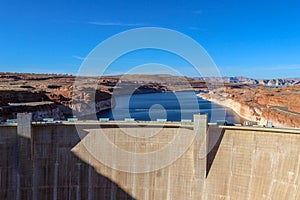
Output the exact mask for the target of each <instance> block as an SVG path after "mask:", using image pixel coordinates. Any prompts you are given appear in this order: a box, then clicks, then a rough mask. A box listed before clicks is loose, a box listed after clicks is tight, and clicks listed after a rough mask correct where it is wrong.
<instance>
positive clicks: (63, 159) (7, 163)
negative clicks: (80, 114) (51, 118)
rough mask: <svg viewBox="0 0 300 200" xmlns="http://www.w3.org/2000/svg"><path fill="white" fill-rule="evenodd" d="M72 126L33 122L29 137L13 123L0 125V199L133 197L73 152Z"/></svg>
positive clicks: (75, 133)
mask: <svg viewBox="0 0 300 200" xmlns="http://www.w3.org/2000/svg"><path fill="white" fill-rule="evenodd" d="M78 142H80V138H79V136H78V134H77V131H76V128H75V127H74V126H55V125H54V126H51V125H47V126H34V127H32V133H31V136H30V137H25V136H20V135H18V134H17V127H16V126H1V127H0V144H1V145H0V151H1V159H0V199H1V200H6V199H7V200H10V199H17V200H39V199H45V200H46V199H51V200H55V199H63V200H68V199H70V200H74V199H75V200H76V199H87V200H91V199H104V200H106V199H109V200H111V199H120V200H123V199H124V200H125V199H126V200H129V199H130V200H133V199H134V198H133V197H132V196H130V195H129V194H128V193H126V192H125V191H124V190H123V189H121V188H120V187H119V185H118V184H116V183H114V182H113V181H111V180H110V179H109V178H107V177H105V176H102V175H101V174H99V173H97V172H96V171H95V170H94V168H93V167H92V166H90V165H89V164H87V163H85V162H83V161H82V160H80V159H79V158H78V157H77V156H75V155H74V154H73V153H72V152H71V149H72V148H73V147H74V146H75V145H76V144H77V143H78Z"/></svg>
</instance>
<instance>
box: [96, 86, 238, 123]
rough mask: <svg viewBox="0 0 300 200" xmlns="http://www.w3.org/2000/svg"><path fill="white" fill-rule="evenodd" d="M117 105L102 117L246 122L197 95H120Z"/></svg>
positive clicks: (187, 93)
mask: <svg viewBox="0 0 300 200" xmlns="http://www.w3.org/2000/svg"><path fill="white" fill-rule="evenodd" d="M114 98H115V102H116V106H115V107H114V108H113V109H111V110H110V111H107V112H105V113H101V114H98V117H103V118H104V117H105V118H110V119H111V120H112V119H114V120H123V119H124V118H134V119H135V120H141V121H150V120H152V121H155V120H157V119H167V120H168V121H181V120H182V119H188V120H191V119H192V118H193V115H194V114H196V113H201V114H204V113H207V114H208V119H209V122H216V121H219V120H226V121H227V122H229V123H242V122H243V119H242V118H241V117H239V116H238V115H237V114H236V113H235V112H233V111H232V110H231V109H228V108H225V107H222V106H220V105H217V104H214V103H212V102H210V101H207V100H204V99H202V98H200V97H197V96H196V94H195V93H194V92H166V93H151V94H133V95H131V96H129V95H128V96H126V95H123V96H116V97H114Z"/></svg>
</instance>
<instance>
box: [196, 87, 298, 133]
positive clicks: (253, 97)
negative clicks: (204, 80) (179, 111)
mask: <svg viewBox="0 0 300 200" xmlns="http://www.w3.org/2000/svg"><path fill="white" fill-rule="evenodd" d="M298 89H299V88H298V87H297V88H295V87H292V86H289V87H287V88H282V89H278V88H266V87H259V88H249V87H242V88H231V87H224V88H218V89H215V90H212V91H210V92H209V93H200V94H198V96H199V97H201V98H203V99H205V100H208V101H211V102H214V103H216V104H219V105H222V106H224V107H228V108H230V109H232V110H233V111H234V112H235V113H237V114H238V115H239V116H240V117H242V118H244V119H246V120H248V121H253V122H257V124H258V125H261V126H263V125H266V124H267V123H268V122H272V124H273V125H274V126H276V127H293V128H300V114H299V110H298V107H297V106H296V105H297V104H298V103H299V102H298V101H299V93H298V92H297V93H296V92H294V91H298ZM287 91H289V93H287ZM298 105H299V104H298Z"/></svg>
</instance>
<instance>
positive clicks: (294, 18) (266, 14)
mask: <svg viewBox="0 0 300 200" xmlns="http://www.w3.org/2000/svg"><path fill="white" fill-rule="evenodd" d="M299 10H300V3H299V1H296V0H295V1H288V0H287V1H281V0H279V1H274V0H273V1H270V0H261V1H257V0H206V1H203V0H180V1H179V0H152V1H150V0H146V1H143V0H135V1H130V0H129V1H125V0H124V1H122V0H119V1H114V0H112V1H88V0H87V1H65V0H61V1H59V0H52V1H24V0H20V1H14V0H1V1H0V25H1V26H0V71H10V72H35V73H68V74H76V73H77V70H78V69H79V67H80V64H81V62H82V59H83V58H84V57H85V56H87V54H88V53H89V52H90V51H91V50H92V49H93V48H94V47H95V46H96V45H98V44H99V43H100V42H101V41H103V40H105V39H107V38H108V37H110V36H112V35H114V34H116V33H119V32H121V31H125V30H128V29H131V28H137V27H147V26H155V27H164V28H170V29H174V30H177V31H180V32H182V33H184V34H186V35H188V36H190V37H192V38H193V39H195V40H196V41H197V42H199V43H200V44H201V45H202V46H203V47H204V48H205V49H206V50H207V52H208V53H209V54H210V55H211V57H212V58H213V60H214V61H215V63H216V64H217V66H218V68H219V69H220V71H221V74H222V75H223V76H239V75H243V76H248V77H252V78H273V77H274V78H275V77H277V78H282V77H300V20H299V19H300V11H299ZM149 55H156V56H154V57H159V58H160V59H152V58H153V57H152V56H149ZM174 60H176V59H172V56H169V55H160V53H158V52H150V53H149V54H148V53H147V52H143V53H137V54H136V55H135V54H134V53H133V54H131V55H128V58H125V57H124V58H122V59H120V60H119V61H117V62H116V63H115V66H114V68H112V70H111V72H110V73H124V72H126V71H128V69H130V68H131V67H132V66H134V65H137V64H142V63H147V62H151V61H152V62H160V63H162V64H169V65H173V67H175V68H178V70H179V71H181V70H182V71H183V72H185V73H186V74H185V75H188V76H194V75H195V74H193V72H192V71H190V70H184V69H185V67H186V66H185V63H184V62H180V61H178V62H174Z"/></svg>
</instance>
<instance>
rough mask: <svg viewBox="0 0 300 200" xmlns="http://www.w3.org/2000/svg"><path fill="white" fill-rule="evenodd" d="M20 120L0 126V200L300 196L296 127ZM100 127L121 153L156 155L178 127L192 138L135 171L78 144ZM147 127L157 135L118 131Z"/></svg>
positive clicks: (204, 122) (139, 130) (198, 120)
mask: <svg viewBox="0 0 300 200" xmlns="http://www.w3.org/2000/svg"><path fill="white" fill-rule="evenodd" d="M20 124H25V123H23V122H22V123H18V124H13V123H12V124H1V125H0V144H1V146H0V148H1V160H0V199H22V200H23V199H34V200H35V199H88V200H90V199H142V200H143V199H155V200H156V199H158V200H160V199H163V200H165V199H179V200H181V199H241V200H242V199H249V200H250V199H270V200H271V199H272V200H273V199H300V188H299V186H300V177H299V172H300V148H299V147H300V130H299V129H283V128H264V127H250V126H249V127H248V126H217V125H213V124H207V119H206V118H205V116H204V117H203V116H202V115H198V118H197V116H196V118H195V120H194V122H187V123H181V122H166V123H159V122H122V121H119V122H115V121H109V122H98V121H77V122H61V123H34V122H33V123H32V124H31V126H30V127H28V126H26V124H25V126H24V125H20ZM99 125H100V126H101V130H104V131H103V132H104V134H106V136H107V137H108V138H109V139H110V140H111V141H113V142H114V144H115V145H116V146H119V147H120V148H122V149H125V150H126V151H128V152H135V153H145V152H155V151H157V150H158V149H161V148H163V147H165V146H166V145H168V144H170V143H171V141H173V139H174V135H176V134H177V133H180V132H178V131H182V132H181V133H182V134H187V135H189V134H191V135H193V134H194V135H196V137H197V138H198V140H197V139H196V140H195V141H193V143H191V145H190V146H189V148H188V149H187V150H186V151H185V152H184V153H183V154H182V155H181V156H180V157H179V158H178V159H176V160H175V161H174V162H172V163H170V164H169V165H167V166H164V167H162V168H159V169H156V170H153V171H149V172H145V173H142V172H140V173H135V171H134V170H133V171H122V170H118V169H116V168H114V167H109V166H107V165H104V164H103V163H101V162H99V160H97V159H95V157H96V156H91V155H90V152H88V151H87V148H86V147H85V145H83V143H84V142H88V143H91V142H93V141H97V132H95V130H96V129H99ZM22 126H23V127H22ZM28 130H29V132H28ZM152 130H155V131H157V133H158V134H153V135H152V136H151V137H149V138H147V139H145V138H134V137H133V136H131V135H127V134H125V133H127V132H131V133H140V134H141V135H142V134H146V133H147V131H149V133H150V132H151V131H152ZM206 130H208V131H206ZM95 144H97V143H95ZM203 146H205V147H206V148H203ZM177 149H179V148H173V152H170V155H172V154H173V153H174V152H175V153H176V151H177ZM108 151H109V150H108ZM203 151H204V152H203ZM106 153H107V154H108V155H109V154H110V152H106ZM206 153H207V156H202V155H206ZM113 156H114V157H112V159H120V161H121V159H122V158H118V155H113ZM157 159H161V158H159V157H158V158H157ZM132 162H134V159H133V160H132ZM132 162H128V163H127V164H132ZM146 162H147V163H148V164H149V165H151V163H154V162H155V160H150V161H146ZM122 164H124V165H126V163H122ZM135 165H136V166H137V167H138V166H142V165H143V163H139V162H136V163H135Z"/></svg>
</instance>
